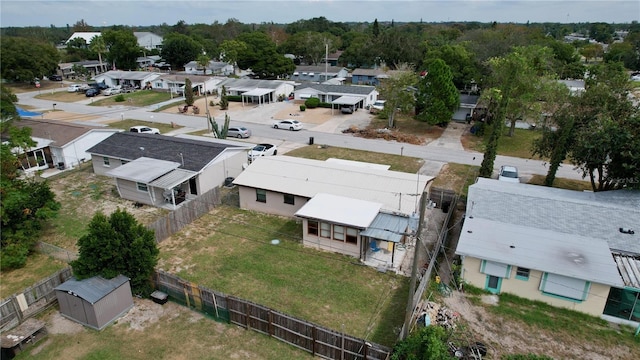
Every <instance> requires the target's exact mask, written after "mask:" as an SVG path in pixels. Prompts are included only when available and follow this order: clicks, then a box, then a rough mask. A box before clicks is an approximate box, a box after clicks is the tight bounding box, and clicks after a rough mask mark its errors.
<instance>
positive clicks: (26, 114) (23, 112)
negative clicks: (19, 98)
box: [16, 106, 42, 117]
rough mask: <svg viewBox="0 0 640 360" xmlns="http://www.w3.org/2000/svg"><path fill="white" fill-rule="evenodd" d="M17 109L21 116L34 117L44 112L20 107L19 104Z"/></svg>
mask: <svg viewBox="0 0 640 360" xmlns="http://www.w3.org/2000/svg"><path fill="white" fill-rule="evenodd" d="M16 110H18V115H20V117H33V116H40V115H42V113H39V112H33V111H27V110H25V109H21V108H19V107H17V106H16Z"/></svg>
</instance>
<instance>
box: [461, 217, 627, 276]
mask: <svg viewBox="0 0 640 360" xmlns="http://www.w3.org/2000/svg"><path fill="white" fill-rule="evenodd" d="M456 254H459V255H463V256H471V257H475V258H479V259H484V260H489V261H495V262H499V263H503V264H509V265H513V266H519V267H524V268H528V269H535V270H539V271H543V272H549V273H553V274H558V275H564V276H568V277H573V278H576V279H581V280H587V281H592V282H595V283H599V284H606V285H610V286H617V287H622V286H624V284H623V283H622V280H621V278H620V274H619V273H618V270H617V266H616V263H615V261H614V259H613V257H612V256H611V252H610V251H609V247H608V245H607V242H606V241H605V240H600V239H593V238H587V237H583V236H576V235H573V236H566V234H563V233H558V232H555V231H549V230H543V229H540V228H535V227H527V226H522V225H513V224H506V223H502V222H499V221H492V220H487V219H482V218H478V217H468V218H466V219H465V221H464V225H463V227H462V232H461V235H460V239H459V241H458V246H457V248H456Z"/></svg>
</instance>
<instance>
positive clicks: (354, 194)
mask: <svg viewBox="0 0 640 360" xmlns="http://www.w3.org/2000/svg"><path fill="white" fill-rule="evenodd" d="M431 180H433V177H430V176H424V175H420V174H410V173H403V172H399V171H391V170H389V166H387V165H379V164H370V163H362V162H356V161H345V160H339V159H328V160H326V161H320V160H312V159H304V158H296V157H290V156H268V157H259V158H257V159H256V160H255V161H254V162H252V163H251V165H249V166H248V167H247V169H246V170H244V171H243V172H242V173H241V174H240V175H239V176H238V177H237V178H236V179H235V180H234V184H235V185H237V186H238V187H239V194H240V207H241V208H243V209H249V210H255V211H260V212H265V213H269V214H274V215H281V216H288V217H297V218H299V219H301V220H302V222H303V234H302V235H303V244H304V245H305V246H309V247H314V248H317V249H322V250H327V251H332V252H339V253H342V254H346V255H350V256H353V257H357V258H359V259H360V260H362V261H364V262H367V261H370V260H371V261H372V262H373V263H372V265H374V264H376V263H377V265H381V266H385V267H387V268H389V269H396V268H397V267H398V265H399V264H400V263H401V259H402V258H401V257H402V256H404V254H405V253H406V251H405V249H404V246H403V245H404V243H405V241H406V239H407V236H408V235H410V234H411V233H412V231H414V230H415V228H416V226H417V218H418V215H417V212H418V204H419V201H420V196H421V195H422V193H423V191H425V189H426V187H427V185H428V184H429V183H430V182H431Z"/></svg>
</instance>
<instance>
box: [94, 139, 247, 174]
mask: <svg viewBox="0 0 640 360" xmlns="http://www.w3.org/2000/svg"><path fill="white" fill-rule="evenodd" d="M227 148H238V147H237V146H232V145H226V144H220V143H214V142H208V141H199V140H192V139H184V138H176V137H172V136H164V135H153V134H138V133H130V132H123V133H117V134H113V135H111V136H110V137H108V138H106V139H105V140H103V141H102V142H100V143H99V144H97V145H95V146H93V147H92V148H90V149H89V150H87V152H88V153H91V154H95V155H100V156H107V157H112V158H116V159H123V160H128V161H132V160H135V159H137V158H139V157H143V156H145V157H149V158H153V159H159V160H166V161H175V162H178V163H181V164H182V166H180V168H181V169H185V170H191V171H200V170H202V169H203V168H205V167H206V166H207V164H209V163H210V162H211V161H212V160H213V159H215V158H216V157H217V156H218V155H220V154H221V153H222V152H223V151H224V150H225V149H227Z"/></svg>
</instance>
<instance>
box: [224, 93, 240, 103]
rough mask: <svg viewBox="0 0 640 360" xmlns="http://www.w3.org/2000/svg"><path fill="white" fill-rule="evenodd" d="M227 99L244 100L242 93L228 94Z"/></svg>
mask: <svg viewBox="0 0 640 360" xmlns="http://www.w3.org/2000/svg"><path fill="white" fill-rule="evenodd" d="M227 101H233V102H242V95H227Z"/></svg>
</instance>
